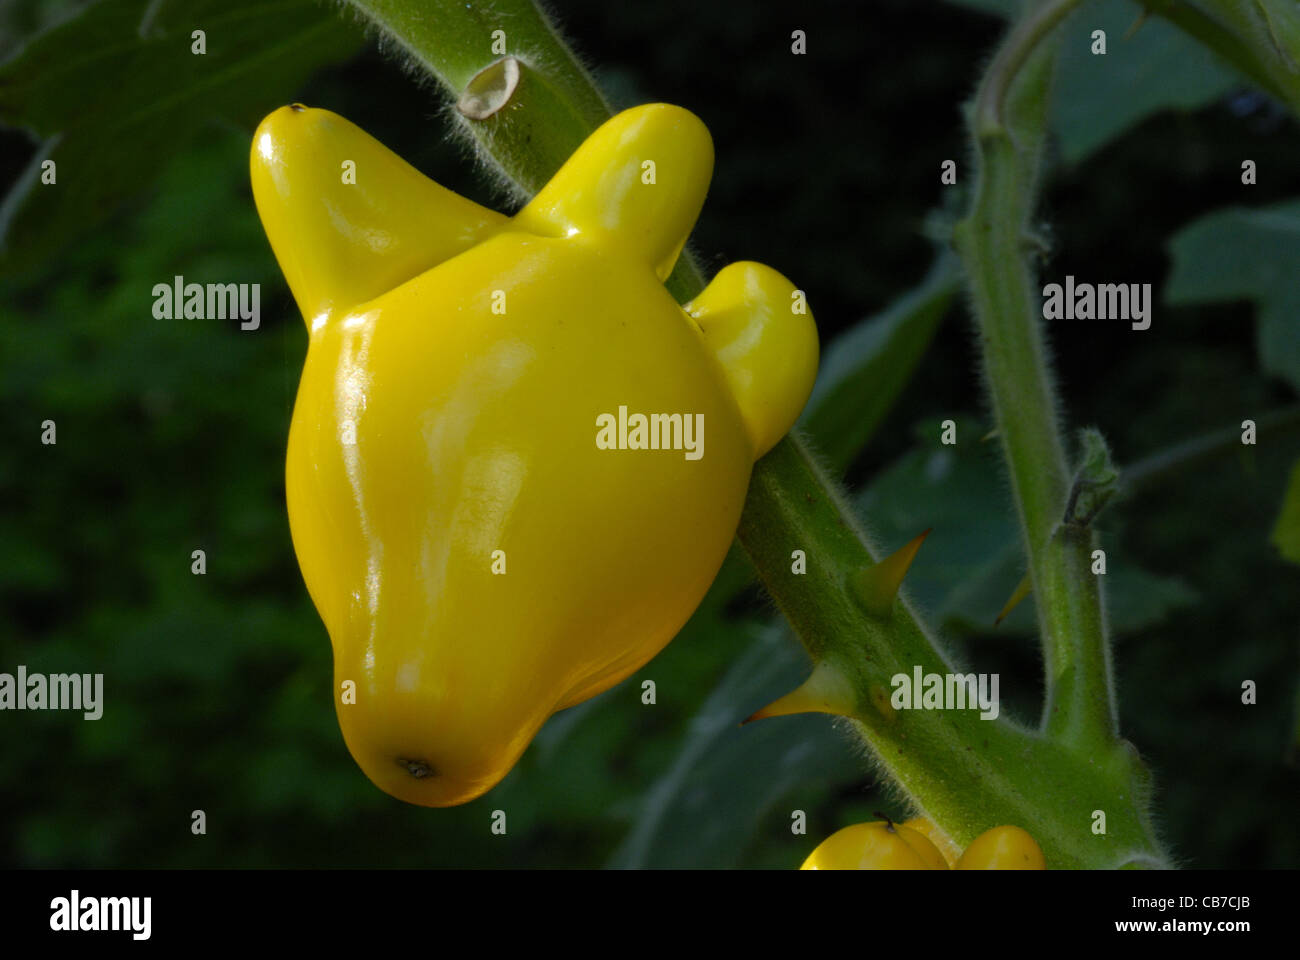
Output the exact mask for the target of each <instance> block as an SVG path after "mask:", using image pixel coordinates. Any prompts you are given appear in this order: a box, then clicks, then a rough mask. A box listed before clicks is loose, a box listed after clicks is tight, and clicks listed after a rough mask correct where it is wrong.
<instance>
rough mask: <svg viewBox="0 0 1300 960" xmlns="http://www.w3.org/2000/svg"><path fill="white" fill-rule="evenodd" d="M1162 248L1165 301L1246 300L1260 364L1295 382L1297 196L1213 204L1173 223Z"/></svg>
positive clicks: (1299, 318) (1298, 372) (1299, 259)
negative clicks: (1169, 262) (1265, 203)
mask: <svg viewBox="0 0 1300 960" xmlns="http://www.w3.org/2000/svg"><path fill="white" fill-rule="evenodd" d="M1169 248H1170V254H1171V256H1172V258H1173V270H1172V271H1171V273H1170V277H1169V280H1168V282H1167V283H1166V285H1165V301H1166V302H1167V303H1170V304H1175V305H1177V304H1186V303H1206V302H1221V301H1231V300H1249V301H1251V302H1252V303H1254V304H1255V306H1256V309H1257V311H1258V320H1259V325H1258V328H1257V331H1256V344H1257V347H1258V351H1259V359H1260V364H1261V365H1262V366H1263V368H1264V370H1265V371H1266V372H1268V373H1270V374H1273V375H1275V376H1278V377H1281V378H1282V379H1284V380H1286V381H1287V382H1288V383H1289V384H1290V385H1291V386H1292V387H1293V388H1295V389H1296V390H1300V285H1298V284H1297V283H1296V277H1297V276H1300V200H1290V201H1287V202H1285V203H1281V204H1277V205H1275V206H1271V207H1260V208H1246V207H1231V208H1228V209H1225V210H1218V211H1216V212H1214V213H1211V214H1209V215H1207V216H1205V217H1202V218H1201V219H1199V220H1196V221H1194V222H1193V223H1191V224H1190V225H1188V226H1186V227H1184V228H1183V229H1182V230H1180V231H1179V232H1178V233H1177V234H1175V235H1174V237H1173V239H1172V240H1170V242H1169Z"/></svg>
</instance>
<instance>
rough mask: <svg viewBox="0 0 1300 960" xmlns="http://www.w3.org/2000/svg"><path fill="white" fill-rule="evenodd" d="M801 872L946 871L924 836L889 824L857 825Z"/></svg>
mask: <svg viewBox="0 0 1300 960" xmlns="http://www.w3.org/2000/svg"><path fill="white" fill-rule="evenodd" d="M799 869H801V870H947V869H948V864H947V863H945V862H944V859H943V854H941V853H940V852H939V851H938V849H937V848H936V847H935V845H934V844H933V843H931V842H930V841H929V840H927V839H926V837H925V835H924V834H922V833H919V832H918V831H916V830H913V829H912V828H911V827H908V826H905V825H903V824H895V823H890V822H889V821H887V820H882V821H876V822H873V823H855V824H854V825H853V826H851V827H845V828H844V829H843V830H838V831H836V832H835V833H832V834H831V835H830V836H829V837H827V838H826V839H825V840H823V841H822V842H821V844H820V845H818V847H817V849H816V850H814V851H813V852H812V853H811V854H810V855H809V856H808V859H807V860H805V861H804V862H803V866H802V867H800V868H799Z"/></svg>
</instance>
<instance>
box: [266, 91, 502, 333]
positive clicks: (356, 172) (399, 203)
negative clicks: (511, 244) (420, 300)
mask: <svg viewBox="0 0 1300 960" xmlns="http://www.w3.org/2000/svg"><path fill="white" fill-rule="evenodd" d="M249 166H250V172H251V174H252V181H253V199H254V201H255V202H256V204H257V212H258V214H259V215H260V216H261V218H262V224H263V225H264V226H265V228H266V235H267V237H268V238H269V239H270V241H271V249H272V250H273V251H274V252H275V258H276V260H278V261H279V263H280V268H281V269H282V270H283V271H284V276H285V279H286V280H287V281H288V283H289V289H290V291H292V293H293V297H294V299H295V300H296V301H297V302H298V306H299V308H300V309H301V310H302V315H303V318H304V319H305V320H306V321H307V323H308V325H309V326H310V325H312V324H313V323H314V322H315V321H316V320H317V318H321V317H325V316H329V315H332V314H335V313H337V312H339V311H340V310H347V309H350V308H352V307H354V306H356V305H357V304H360V303H364V302H366V301H367V300H370V299H372V298H374V297H377V296H379V295H380V294H382V293H387V292H388V291H389V290H391V289H393V288H394V287H396V286H397V285H399V284H401V283H405V282H406V281H407V280H410V279H412V278H413V277H416V276H419V275H420V274H421V273H423V272H424V271H426V270H429V269H431V268H433V267H436V266H437V265H438V264H440V263H442V262H443V261H445V260H450V259H451V258H452V257H454V256H456V255H457V254H458V253H461V252H463V251H465V250H468V249H469V248H470V247H472V246H474V245H475V244H476V243H478V242H480V241H481V240H482V239H483V238H484V237H485V236H486V235H487V234H488V233H489V232H491V231H492V230H494V229H496V228H497V227H499V226H500V225H501V224H503V223H505V222H506V218H505V217H503V216H502V215H501V214H499V213H496V212H495V211H493V210H489V209H487V208H486V207H481V206H479V205H478V204H477V203H474V202H473V201H471V200H466V199H465V198H464V197H461V196H459V195H457V194H455V193H453V192H452V191H450V190H447V189H445V188H444V187H440V186H439V185H438V184H436V183H434V182H433V181H432V180H430V179H429V178H428V177H426V176H425V175H424V174H422V173H420V171H419V170H416V169H415V168H414V167H413V166H411V165H410V164H409V163H407V162H406V161H405V160H403V159H402V158H401V157H399V156H398V155H397V154H395V153H393V151H391V150H389V149H388V148H387V147H385V146H384V145H383V144H382V143H380V142H379V141H378V140H376V139H375V138H374V137H372V136H370V134H368V133H366V132H365V131H364V130H362V129H361V128H360V127H358V126H356V125H355V124H353V123H350V122H349V121H347V120H344V119H343V118H342V117H340V116H339V115H338V114H336V113H331V112H330V111H329V110H316V109H311V108H309V107H304V106H302V105H301V104H294V105H293V106H288V107H281V108H280V109H279V110H276V111H275V112H274V113H272V114H271V115H270V116H268V117H267V118H266V119H265V120H263V121H262V123H261V125H259V126H258V128H257V132H256V133H254V134H253V148H252V155H251V157H250V161H249Z"/></svg>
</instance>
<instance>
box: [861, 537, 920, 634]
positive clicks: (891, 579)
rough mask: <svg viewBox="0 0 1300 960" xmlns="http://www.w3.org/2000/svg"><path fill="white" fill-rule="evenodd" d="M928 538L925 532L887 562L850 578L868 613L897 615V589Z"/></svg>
mask: <svg viewBox="0 0 1300 960" xmlns="http://www.w3.org/2000/svg"><path fill="white" fill-rule="evenodd" d="M929 535H930V531H929V530H926V531H925V532H924V533H922V534H921V535H920V536H918V537H915V538H913V539H912V540H910V541H908V542H907V543H906V544H904V545H903V546H902V547H901V548H900V549H898V550H897V551H895V552H894V553H891V554H890V555H889V556H887V557H885V559H884V560H881V561H880V562H879V563H877V564H874V565H873V566H870V567H867V568H866V569H865V570H859V571H858V572H857V573H855V574H853V575H852V576H851V582H852V587H853V594H854V596H855V597H857V600H858V602H859V603H860V604H862V606H863V608H864V609H865V610H866V611H867V612H868V613H870V614H872V615H873V616H877V617H888V616H890V615H891V614H892V613H893V612H894V599H895V598H896V597H897V596H898V588H899V586H900V585H901V584H902V582H903V577H905V576H906V575H907V570H908V568H909V567H911V565H912V561H913V560H915V559H916V552H917V551H918V550H920V549H921V544H922V543H923V542H924V541H925V538H926V537H928V536H929Z"/></svg>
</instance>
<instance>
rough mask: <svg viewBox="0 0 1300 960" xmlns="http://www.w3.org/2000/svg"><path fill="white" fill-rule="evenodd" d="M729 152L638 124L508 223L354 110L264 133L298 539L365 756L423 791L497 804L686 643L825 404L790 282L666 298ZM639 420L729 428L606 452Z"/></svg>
mask: <svg viewBox="0 0 1300 960" xmlns="http://www.w3.org/2000/svg"><path fill="white" fill-rule="evenodd" d="M647 159H652V160H654V161H655V165H656V170H655V182H654V183H653V184H646V183H644V182H643V180H642V174H643V171H644V169H645V168H644V167H643V162H644V160H647ZM345 161H352V162H353V163H354V164H355V183H354V184H349V183H344V182H343V180H344V177H343V176H342V173H343V170H344V163H345ZM712 162H713V153H712V144H711V141H710V138H709V135H708V132H707V130H706V129H705V128H704V125H703V124H702V123H701V122H700V121H699V120H698V119H697V118H696V117H695V116H693V115H692V114H690V113H689V112H687V111H685V110H682V109H680V108H678V107H672V106H668V105H665V104H651V105H648V106H644V107H637V108H634V109H632V110H628V111H625V112H624V113H621V114H619V115H618V116H616V117H614V118H613V119H611V120H610V121H609V122H608V123H606V124H605V125H604V126H602V127H601V128H600V129H599V130H598V131H596V132H595V133H594V134H593V135H592V136H591V137H590V138H589V139H588V140H587V141H586V142H585V143H584V144H583V145H582V146H581V147H580V148H579V149H578V150H577V151H576V152H575V153H574V155H573V156H572V157H571V158H570V160H569V161H568V162H567V163H566V164H565V165H564V167H563V168H562V169H561V170H560V171H559V172H558V173H557V174H556V175H555V177H554V178H553V179H552V180H551V182H550V183H549V184H548V185H547V186H546V187H545V188H544V189H543V190H542V191H541V192H539V193H538V195H537V196H536V197H535V198H534V199H533V201H532V202H531V203H529V204H528V205H527V206H526V207H525V208H524V209H523V210H521V211H520V212H519V213H518V214H517V215H516V216H515V217H513V218H509V219H508V218H506V217H503V216H501V215H499V214H497V213H494V212H493V211H490V210H487V209H485V208H483V207H480V206H478V205H477V204H474V203H472V202H471V201H469V200H466V199H464V198H462V197H459V196H457V195H455V194H453V193H451V192H450V191H447V190H445V189H444V188H442V187H440V186H438V185H437V184H435V183H433V182H432V181H430V180H428V179H427V178H425V177H424V176H423V175H421V174H420V173H419V172H417V171H416V170H414V169H413V168H412V167H410V166H409V165H407V164H406V163H405V162H404V161H402V160H401V159H400V158H399V157H397V156H396V155H394V154H393V153H391V152H390V151H389V150H387V149H386V148H385V147H383V146H382V145H381V144H379V143H378V142H377V141H375V140H374V139H372V138H371V137H369V136H368V135H367V134H365V133H364V132H363V131H361V130H360V129H358V128H357V127H355V126H353V125H352V124H351V123H349V122H348V121H346V120H344V119H343V118H341V117H339V116H337V115H335V114H332V113H330V112H328V111H325V110H314V109H309V108H306V107H302V106H299V105H294V106H292V107H284V108H282V109H280V110H277V111H276V112H275V113H272V114H271V115H270V116H268V117H267V118H266V119H265V120H264V121H263V122H262V124H261V125H260V126H259V127H258V130H257V132H256V133H255V134H254V139H253V149H252V156H251V173H252V183H253V194H254V198H255V200H256V203H257V208H258V212H259V214H260V216H261V218H262V222H263V225H264V227H265V229H266V233H267V236H268V238H269V239H270V241H271V246H272V248H273V250H274V252H275V255H276V258H277V259H278V261H279V263H280V265H281V268H282V270H283V271H284V274H285V277H286V280H287V281H288V283H289V287H290V289H291V291H292V292H293V295H294V297H295V299H296V300H297V303H298V305H299V308H300V309H301V311H302V314H303V317H304V319H305V320H306V322H307V326H308V330H309V335H310V342H309V348H308V353H307V361H306V365H305V367H304V370H303V374H302V380H301V383H300V385H299V389H298V397H297V402H296V404H295V407H294V413H293V421H292V425H291V427H290V432H289V447H288V454H287V459H286V471H285V482H286V494H287V500H288V509H289V521H290V527H291V531H292V534H293V542H294V548H295V550H296V552H297V555H298V560H299V565H300V567H301V569H302V573H303V578H304V580H305V582H306V584H307V588H308V590H309V592H310V594H311V597H312V600H313V601H314V603H315V605H316V608H317V610H318V611H319V612H320V615H321V618H322V620H323V621H324V622H325V625H326V628H327V629H328V631H329V635H330V639H331V642H332V644H333V647H334V662H335V685H336V690H335V698H336V706H337V711H338V717H339V724H340V727H341V728H342V731H343V735H344V739H345V740H346V742H347V745H348V748H349V750H350V751H351V752H352V755H353V757H354V758H355V759H356V761H357V763H358V764H359V765H360V766H361V768H362V769H363V770H364V771H365V773H366V775H367V776H368V777H369V778H370V779H371V780H372V781H373V782H374V783H375V784H376V785H377V786H379V787H380V788H381V789H383V790H384V791H386V792H388V793H390V794H392V795H393V796H395V797H397V798H399V799H401V800H405V801H407V802H410V803H415V804H421V805H424V806H449V805H453V804H459V803H464V802H466V801H468V800H472V799H474V798H475V797H477V796H480V795H481V794H483V793H484V792H486V791H487V790H489V789H490V788H491V787H492V786H494V785H495V784H496V783H497V782H499V781H500V780H501V778H502V777H503V776H505V774H506V773H507V772H508V771H509V770H510V768H511V767H512V766H513V765H514V763H515V762H516V760H517V759H518V758H519V756H520V754H521V753H522V752H523V750H524V749H525V747H526V746H527V745H528V743H529V742H530V741H531V739H532V738H533V736H534V734H535V733H536V732H537V730H538V728H539V727H540V726H541V725H542V723H543V722H544V721H545V720H546V719H547V717H549V716H550V715H551V714H552V713H553V712H554V711H556V710H559V709H562V708H564V707H567V706H571V705H573V704H575V703H578V702H580V701H582V700H585V699H587V698H589V697H592V696H595V695H596V694H598V693H600V692H602V691H604V690H606V689H608V688H609V687H611V686H613V685H614V684H616V683H618V682H619V681H620V680H622V679H624V678H625V677H627V676H628V675H629V674H631V673H633V672H634V671H635V670H637V669H638V668H640V667H641V666H642V665H643V664H645V663H646V662H647V661H648V660H649V659H650V658H651V657H653V656H654V655H655V654H656V653H658V652H659V651H660V650H661V649H662V648H663V647H664V645H665V644H667V643H668V641H669V640H670V639H672V637H673V636H674V635H675V634H676V633H677V631H678V630H679V629H680V628H681V626H682V625H683V624H684V623H685V621H686V619H687V618H688V617H689V616H690V614H691V613H692V611H693V610H694V609H695V607H696V606H697V605H698V603H699V601H700V600H701V598H702V597H703V596H704V593H705V591H706V590H707V588H708V586H709V584H710V583H711V581H712V580H713V578H714V576H715V575H716V573H717V570H718V568H719V567H720V566H721V563H722V560H723V559H724V557H725V555H726V552H727V549H728V547H729V545H730V543H731V541H732V538H733V536H734V533H735V530H736V526H737V523H738V520H739V516H740V509H741V505H742V503H743V500H744V497H745V491H746V487H747V485H748V481H749V474H750V470H751V467H752V465H753V463H754V461H755V460H756V459H757V458H758V457H760V456H761V455H762V454H763V453H765V452H766V451H767V450H768V449H770V448H771V447H772V446H773V445H774V444H775V443H776V442H777V441H778V440H779V439H780V437H781V436H782V435H784V434H785V432H786V431H788V430H789V428H790V426H791V425H792V424H793V423H794V420H795V418H796V417H797V416H798V414H799V412H800V410H801V409H802V407H803V405H804V403H805V402H806V400H807V397H808V394H809V392H810V391H811V388H812V383H813V378H814V376H815V373H816V367H817V337H816V331H815V328H814V326H813V322H812V317H811V314H810V313H795V312H792V310H791V303H792V294H793V291H794V287H793V286H792V285H791V284H790V282H789V281H788V280H786V279H785V278H784V277H782V276H781V275H780V274H778V273H776V271H774V270H771V269H769V268H767V267H763V266H760V265H758V264H753V263H737V264H732V265H731V266H729V267H727V268H725V269H724V270H722V271H721V272H720V273H719V274H718V275H717V277H716V278H715V279H714V281H713V282H712V283H711V284H710V285H709V287H708V288H707V289H706V290H705V291H704V292H703V293H701V294H700V296H699V297H697V298H696V299H695V300H694V301H693V302H692V303H690V304H687V305H685V307H681V306H678V304H677V303H676V302H674V300H673V298H672V297H671V296H670V295H669V294H668V292H667V291H666V290H665V288H664V287H663V280H664V279H665V278H666V277H667V276H668V274H669V273H670V272H671V270H672V267H673V264H674V262H675V261H676V259H677V257H678V255H679V254H680V252H681V249H682V246H683V244H684V243H685V240H686V237H687V235H688V233H689V231H690V229H691V227H692V226H693V224H694V222H695V219H696V217H697V216H698V214H699V211H700V208H701V206H702V204H703V199H704V195H705V192H706V190H707V187H708V182H709V177H710V175H711V171H712ZM494 291H503V292H504V294H505V299H504V307H505V312H504V313H499V312H497V313H494V312H493V307H494V305H498V306H499V305H500V303H501V301H499V300H498V299H494V296H493V292H494ZM620 406H626V407H627V408H628V411H629V413H643V414H651V413H667V414H673V413H680V414H703V415H704V431H703V441H704V443H703V451H704V452H703V456H702V457H701V458H700V459H698V460H688V459H686V457H685V454H684V451H683V450H680V449H678V450H662V449H661V450H626V449H625V450H608V449H606V450H602V449H598V448H597V445H596V434H597V422H596V418H597V417H598V415H600V414H605V413H609V414H614V415H615V416H617V414H618V409H619V407H620ZM494 551H504V562H505V571H506V572H505V573H504V574H500V573H494V572H493V567H494V561H496V560H498V559H499V557H498V556H494ZM347 681H353V682H354V684H355V703H348V702H346V694H345V684H346V682H347Z"/></svg>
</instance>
